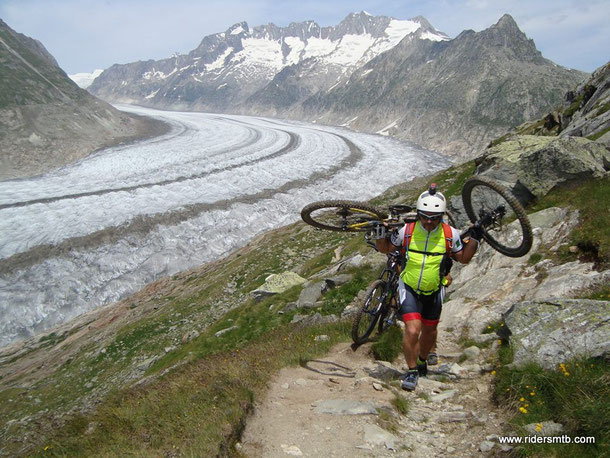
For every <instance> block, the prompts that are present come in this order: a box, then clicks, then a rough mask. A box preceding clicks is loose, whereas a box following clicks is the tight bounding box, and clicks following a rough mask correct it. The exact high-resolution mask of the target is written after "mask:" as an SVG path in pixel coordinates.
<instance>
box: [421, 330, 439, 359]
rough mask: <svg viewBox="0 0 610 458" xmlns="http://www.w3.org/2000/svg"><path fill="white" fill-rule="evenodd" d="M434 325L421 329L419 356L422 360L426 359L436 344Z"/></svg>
mask: <svg viewBox="0 0 610 458" xmlns="http://www.w3.org/2000/svg"><path fill="white" fill-rule="evenodd" d="M436 335H437V331H436V325H433V326H427V325H423V326H422V327H421V337H420V338H419V355H418V356H421V357H422V358H423V359H424V360H425V359H428V354H429V353H430V352H431V351H432V348H434V346H435V344H436Z"/></svg>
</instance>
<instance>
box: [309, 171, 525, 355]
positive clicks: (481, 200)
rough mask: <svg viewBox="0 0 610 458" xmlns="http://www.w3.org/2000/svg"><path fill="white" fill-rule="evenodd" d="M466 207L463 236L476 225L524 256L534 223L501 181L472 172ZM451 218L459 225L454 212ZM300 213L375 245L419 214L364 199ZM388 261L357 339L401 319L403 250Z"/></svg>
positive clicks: (510, 252)
mask: <svg viewBox="0 0 610 458" xmlns="http://www.w3.org/2000/svg"><path fill="white" fill-rule="evenodd" d="M462 201H463V204H464V209H465V211H466V214H467V215H468V218H469V219H470V221H471V222H472V225H471V226H470V227H468V228H467V229H466V230H464V231H462V233H461V237H462V239H467V238H468V237H470V234H471V231H472V230H473V228H475V227H480V228H481V229H482V230H483V240H485V241H486V242H487V243H489V245H490V246H491V247H492V248H494V249H495V250H497V251H498V252H500V253H502V254H504V255H506V256H509V257H521V256H524V255H525V254H527V253H528V252H529V250H530V248H531V246H532V242H533V235H532V227H531V224H530V222H529V219H528V217H527V214H526V213H525V210H524V209H523V207H522V206H521V204H520V203H519V202H518V201H517V199H516V198H515V197H514V196H513V195H512V194H511V193H510V191H508V190H507V189H506V188H505V187H504V186H502V185H501V184H500V183H498V182H496V181H494V180H492V179H489V178H486V177H481V176H476V177H472V178H470V179H469V180H467V181H466V183H465V184H464V186H463V188H462ZM446 216H447V219H448V221H447V222H448V223H449V224H450V225H451V226H454V227H455V226H456V224H455V221H454V219H453V217H452V215H451V213H449V212H447V215H446ZM301 217H302V219H303V221H305V222H306V223H308V224H310V225H312V226H314V227H317V228H320V229H326V230H330V231H339V232H364V233H365V238H366V239H367V243H368V244H369V245H371V246H372V247H375V245H374V243H372V242H371V238H380V237H382V236H383V235H384V233H385V231H386V230H387V229H397V228H399V227H402V226H403V225H404V224H406V223H408V222H412V221H416V220H417V213H416V212H415V210H414V207H411V206H408V205H391V206H389V207H388V210H387V211H386V210H385V209H381V208H377V207H374V206H372V205H369V204H367V203H365V202H357V201H350V200H326V201H320V202H314V203H311V204H309V205H307V206H305V207H304V208H303V210H302V211H301ZM387 256H388V260H387V265H386V267H385V268H384V269H383V271H382V272H381V274H380V276H379V278H378V279H377V280H376V281H375V282H373V283H372V284H371V285H370V286H369V288H368V289H367V294H366V298H365V300H364V303H363V305H362V307H361V308H360V309H359V310H358V313H357V314H356V318H355V320H354V324H353V327H352V338H353V340H354V342H355V343H356V344H361V343H364V342H365V341H366V340H367V339H368V337H369V336H370V334H371V333H372V332H373V330H374V329H375V325H376V324H377V323H378V322H379V329H378V331H379V332H380V333H381V332H383V330H384V329H386V328H387V327H389V326H390V325H392V324H393V323H394V322H395V321H396V315H397V313H398V306H397V305H396V304H397V301H396V300H395V299H394V297H395V294H396V285H397V284H398V277H399V272H400V269H399V264H400V263H399V258H400V254H399V253H398V252H392V253H389V254H388V255H387Z"/></svg>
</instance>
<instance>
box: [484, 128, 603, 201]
mask: <svg viewBox="0 0 610 458" xmlns="http://www.w3.org/2000/svg"><path fill="white" fill-rule="evenodd" d="M477 162H478V163H479V165H478V167H477V170H476V173H477V174H480V175H485V176H488V177H490V178H493V179H495V180H497V181H500V182H501V183H502V184H504V185H505V186H507V187H509V188H510V189H511V190H512V192H513V194H515V195H516V196H517V197H518V198H519V199H520V200H521V202H522V203H524V204H525V203H528V202H529V201H531V200H533V199H535V198H541V197H543V196H544V195H546V194H547V193H548V192H549V191H550V190H551V189H552V188H554V187H555V186H556V185H558V184H561V183H565V182H567V181H573V180H587V179H591V178H600V177H602V176H604V175H605V174H606V173H607V172H608V171H609V170H610V150H608V149H607V148H606V147H605V146H604V145H602V144H601V143H598V142H594V141H591V140H588V139H586V138H582V137H559V138H558V137H545V136H535V135H522V136H517V137H513V138H511V139H510V140H507V141H505V142H502V143H500V144H498V145H496V146H494V147H492V148H490V149H488V150H487V152H486V154H485V155H484V156H482V157H481V158H479V159H478V161H477Z"/></svg>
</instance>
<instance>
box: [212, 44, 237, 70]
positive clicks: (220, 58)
mask: <svg viewBox="0 0 610 458" xmlns="http://www.w3.org/2000/svg"><path fill="white" fill-rule="evenodd" d="M232 52H233V48H227V49H225V51H224V52H223V53H222V54H221V55H220V56H218V57H217V58H216V60H215V61H214V62H212V63H211V64H207V65H206V66H205V69H206V71H208V72H212V71H214V70H218V69H219V68H222V67H223V66H224V64H225V59H226V58H227V56H228V55H229V54H231V53H232Z"/></svg>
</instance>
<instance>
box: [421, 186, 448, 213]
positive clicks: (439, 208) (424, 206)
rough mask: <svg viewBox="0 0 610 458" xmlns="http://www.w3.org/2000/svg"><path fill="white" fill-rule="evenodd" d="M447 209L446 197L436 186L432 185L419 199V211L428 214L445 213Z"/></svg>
mask: <svg viewBox="0 0 610 458" xmlns="http://www.w3.org/2000/svg"><path fill="white" fill-rule="evenodd" d="M446 209H447V204H446V203H445V196H443V194H442V193H440V192H438V191H437V190H436V184H435V183H432V184H431V185H430V188H428V190H427V191H426V192H422V193H421V195H420V196H419V199H417V211H424V212H427V213H444V212H445V210H446Z"/></svg>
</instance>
